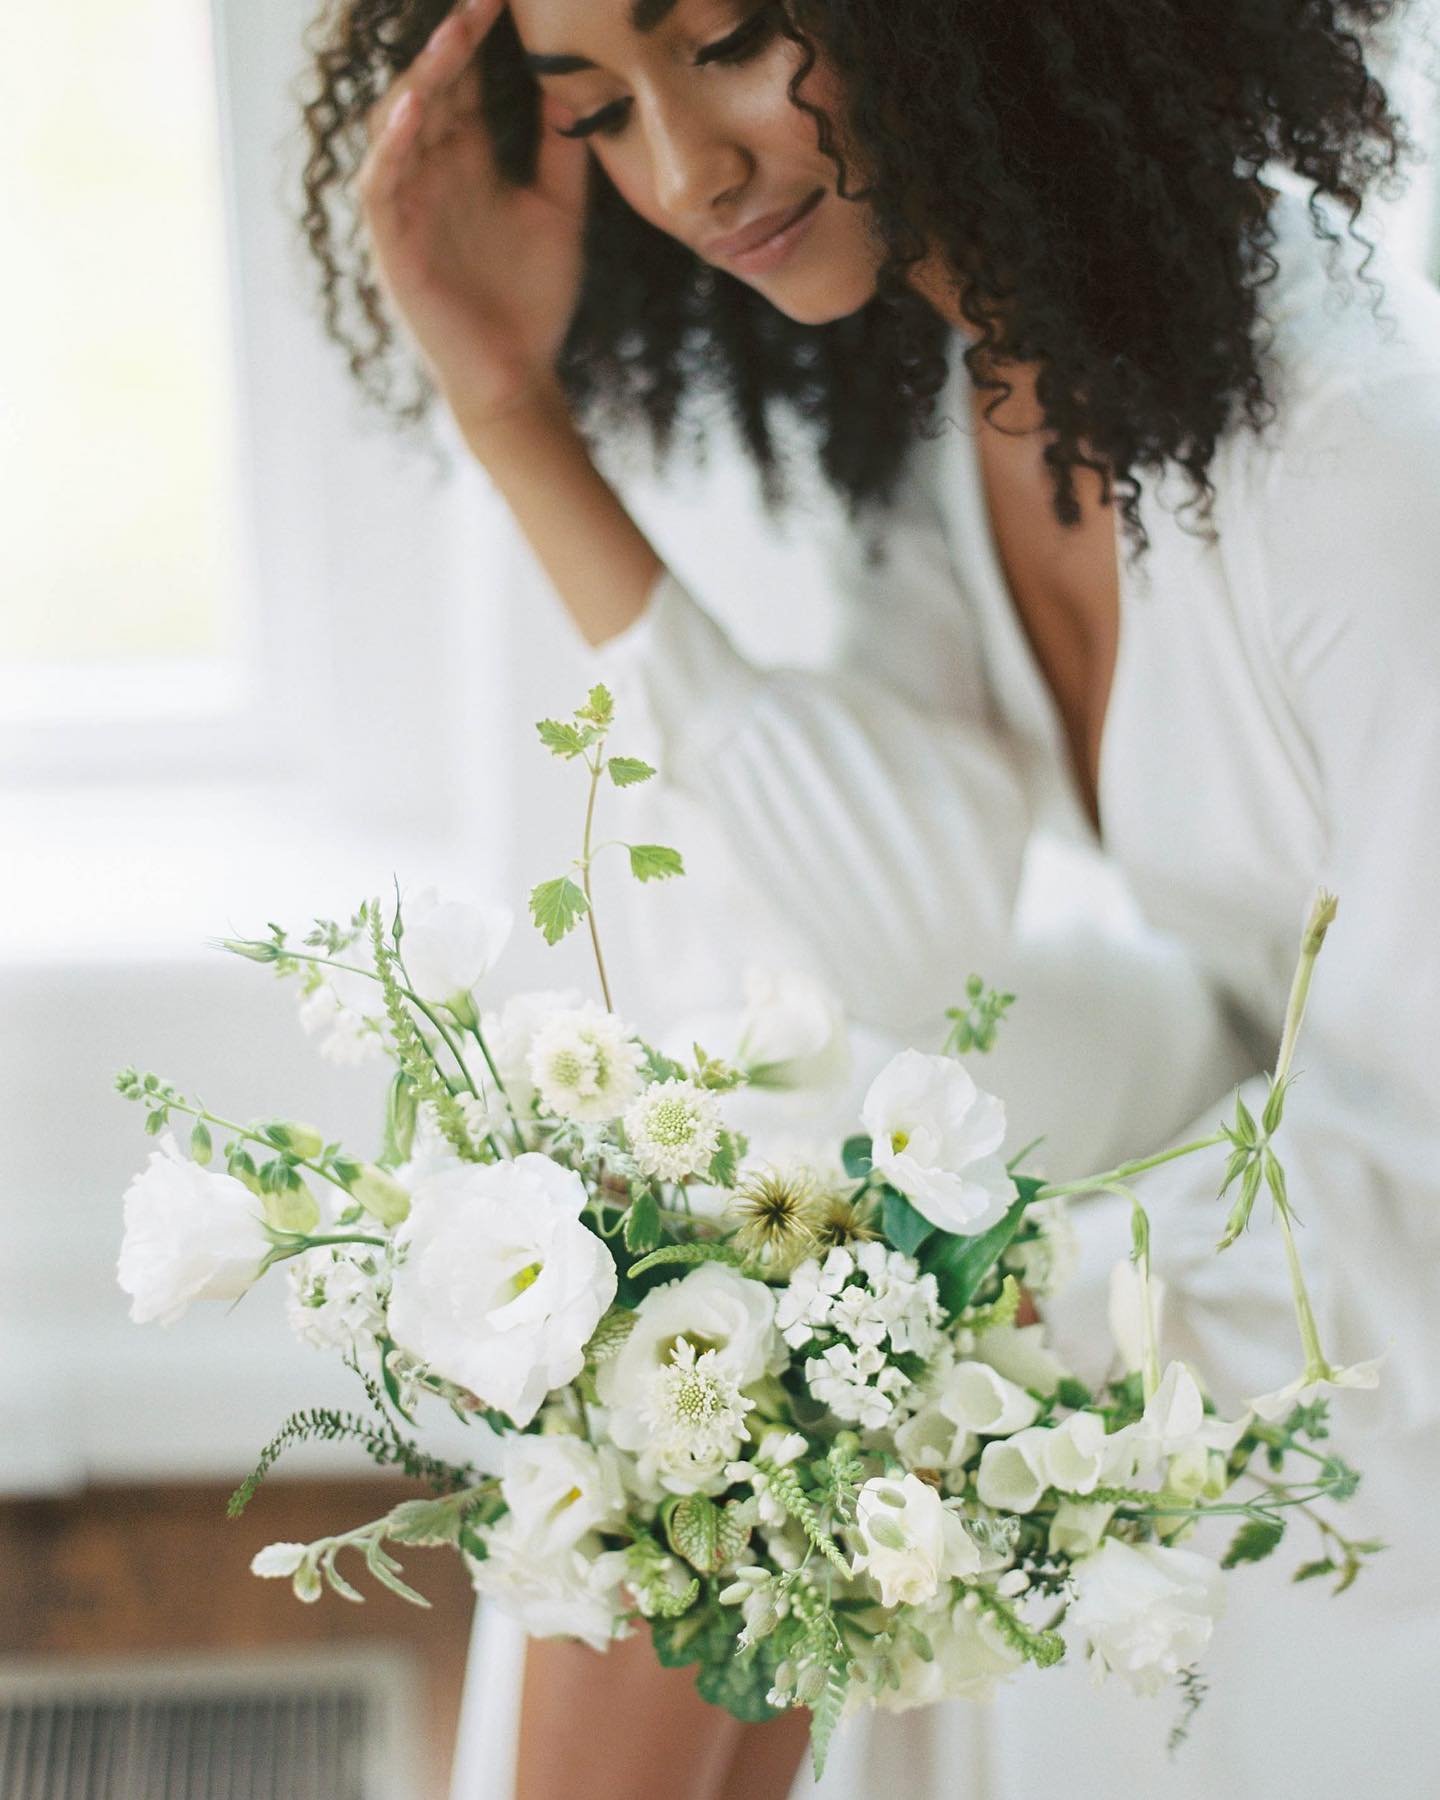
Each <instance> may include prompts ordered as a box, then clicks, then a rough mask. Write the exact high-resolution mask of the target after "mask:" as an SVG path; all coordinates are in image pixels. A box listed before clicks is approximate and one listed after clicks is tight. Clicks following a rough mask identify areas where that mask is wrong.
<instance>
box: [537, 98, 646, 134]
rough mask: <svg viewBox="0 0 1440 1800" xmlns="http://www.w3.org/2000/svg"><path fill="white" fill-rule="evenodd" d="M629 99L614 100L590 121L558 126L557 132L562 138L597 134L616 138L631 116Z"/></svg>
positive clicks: (594, 113)
mask: <svg viewBox="0 0 1440 1800" xmlns="http://www.w3.org/2000/svg"><path fill="white" fill-rule="evenodd" d="M629 112H630V102H629V100H628V99H623V100H612V101H611V102H610V104H609V105H608V106H602V107H601V108H600V110H599V112H593V113H591V114H590V116H589V118H588V119H577V120H576V121H575V123H574V124H573V125H557V126H556V127H555V129H556V131H557V132H558V133H559V135H560V136H561V137H567V138H587V137H594V136H595V135H596V134H597V133H598V134H599V135H600V136H601V137H614V135H615V134H616V132H617V131H619V130H620V128H621V127H622V126H623V125H624V123H625V120H626V118H627V117H628V116H629Z"/></svg>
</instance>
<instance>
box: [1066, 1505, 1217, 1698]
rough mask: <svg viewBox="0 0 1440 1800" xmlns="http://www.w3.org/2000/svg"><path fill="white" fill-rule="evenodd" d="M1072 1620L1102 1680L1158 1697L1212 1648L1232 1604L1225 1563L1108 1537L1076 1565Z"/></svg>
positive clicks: (1096, 1675) (1184, 1552)
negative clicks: (1114, 1679)
mask: <svg viewBox="0 0 1440 1800" xmlns="http://www.w3.org/2000/svg"><path fill="white" fill-rule="evenodd" d="M1075 1586H1076V1591H1077V1598H1076V1600H1075V1603H1074V1605H1073V1606H1072V1607H1071V1609H1070V1615H1069V1622H1070V1623H1071V1624H1072V1625H1074V1626H1075V1627H1077V1628H1078V1630H1079V1631H1080V1632H1081V1633H1083V1635H1084V1637H1085V1639H1086V1640H1087V1641H1086V1652H1087V1655H1088V1657H1089V1660H1090V1666H1091V1669H1092V1671H1093V1672H1094V1676H1095V1680H1096V1681H1097V1683H1098V1682H1100V1681H1103V1680H1104V1678H1105V1676H1106V1675H1107V1674H1115V1675H1119V1676H1121V1677H1122V1678H1123V1679H1124V1680H1125V1681H1126V1682H1128V1683H1129V1685H1130V1686H1131V1687H1132V1688H1133V1689H1134V1691H1135V1692H1136V1693H1137V1694H1157V1693H1159V1691H1160V1690H1161V1688H1162V1687H1164V1686H1165V1684H1166V1683H1167V1682H1168V1681H1170V1680H1172V1679H1173V1678H1174V1677H1175V1676H1176V1675H1177V1674H1178V1673H1179V1672H1180V1670H1181V1669H1187V1668H1189V1667H1190V1666H1191V1665H1192V1664H1193V1663H1194V1662H1195V1660H1196V1658H1197V1657H1199V1656H1200V1655H1201V1654H1202V1653H1203V1651H1204V1649H1205V1647H1206V1645H1207V1644H1208V1643H1209V1642H1210V1634H1211V1631H1212V1629H1213V1628H1214V1623H1215V1620H1216V1619H1218V1618H1219V1617H1220V1614H1221V1613H1222V1611H1223V1610H1224V1605H1225V1591H1224V1581H1223V1578H1222V1576H1221V1574H1220V1569H1219V1567H1218V1565H1217V1564H1216V1563H1214V1562H1212V1561H1211V1559H1210V1558H1209V1557H1206V1556H1198V1555H1196V1554H1195V1552H1194V1551H1191V1550H1174V1549H1171V1548H1168V1547H1166V1546H1163V1545H1157V1544H1136V1545H1132V1544H1123V1543H1121V1542H1120V1541H1119V1540H1118V1539H1117V1538H1107V1539H1106V1541H1105V1543H1104V1544H1102V1545H1101V1547H1100V1549H1098V1550H1097V1551H1096V1552H1095V1553H1094V1554H1093V1555H1092V1556H1087V1557H1085V1558H1084V1559H1083V1560H1082V1561H1080V1562H1078V1563H1077V1564H1076V1565H1075Z"/></svg>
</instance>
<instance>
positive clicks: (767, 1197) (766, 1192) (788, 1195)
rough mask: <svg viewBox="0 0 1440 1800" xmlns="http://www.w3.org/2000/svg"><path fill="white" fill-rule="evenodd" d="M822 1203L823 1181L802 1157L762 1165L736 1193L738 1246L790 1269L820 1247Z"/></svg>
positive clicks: (768, 1261) (764, 1261) (776, 1265)
mask: <svg viewBox="0 0 1440 1800" xmlns="http://www.w3.org/2000/svg"><path fill="white" fill-rule="evenodd" d="M820 1209H821V1199H820V1192H819V1184H818V1183H817V1182H816V1179H815V1176H814V1175H813V1174H812V1172H811V1171H810V1170H809V1169H807V1168H806V1167H805V1166H804V1165H803V1164H802V1163H790V1164H783V1165H774V1166H767V1167H764V1168H760V1169H757V1170H755V1171H754V1172H753V1173H752V1174H750V1175H748V1176H747V1177H746V1179H745V1180H744V1181H743V1182H742V1183H741V1185H740V1188H739V1189H738V1191H737V1193H736V1195H735V1204H734V1215H735V1217H736V1218H737V1219H738V1220H739V1226H738V1228H737V1230H736V1232H735V1247H736V1249H737V1250H740V1251H741V1252H743V1254H744V1255H746V1256H753V1257H754V1258H755V1259H756V1260H757V1261H759V1262H763V1263H766V1264H768V1265H769V1266H770V1267H771V1268H775V1269H781V1270H783V1269H787V1268H789V1267H790V1266H791V1264H792V1263H795V1262H797V1261H799V1259H800V1258H801V1257H803V1256H808V1255H809V1254H810V1253H811V1252H812V1251H813V1250H814V1249H815V1248H816V1246H817V1237H816V1225H817V1223H818V1221H819V1218H820Z"/></svg>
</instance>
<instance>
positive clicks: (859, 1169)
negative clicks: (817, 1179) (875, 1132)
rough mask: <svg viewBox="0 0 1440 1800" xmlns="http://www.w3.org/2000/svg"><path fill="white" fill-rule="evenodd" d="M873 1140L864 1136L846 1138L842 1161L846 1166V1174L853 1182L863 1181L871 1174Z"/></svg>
mask: <svg viewBox="0 0 1440 1800" xmlns="http://www.w3.org/2000/svg"><path fill="white" fill-rule="evenodd" d="M871 1142H872V1140H871V1139H870V1138H868V1137H866V1136H864V1135H863V1134H862V1135H861V1136H859V1137H852V1138H846V1140H845V1144H844V1147H843V1149H842V1150H841V1152H840V1160H841V1162H842V1163H844V1165H845V1173H846V1174H847V1175H848V1176H849V1177H850V1179H851V1180H852V1181H861V1180H863V1179H864V1177H865V1176H867V1175H868V1174H869V1173H870V1168H871V1163H870V1146H871Z"/></svg>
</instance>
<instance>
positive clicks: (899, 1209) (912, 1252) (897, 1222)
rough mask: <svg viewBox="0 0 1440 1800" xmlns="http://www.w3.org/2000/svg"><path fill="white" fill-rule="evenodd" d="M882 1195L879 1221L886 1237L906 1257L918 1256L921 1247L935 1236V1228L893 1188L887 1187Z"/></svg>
mask: <svg viewBox="0 0 1440 1800" xmlns="http://www.w3.org/2000/svg"><path fill="white" fill-rule="evenodd" d="M884 1194H885V1198H884V1201H883V1204H882V1206H881V1209H880V1219H881V1223H882V1224H883V1226H884V1228H885V1235H886V1237H887V1238H889V1240H890V1242H891V1243H892V1244H893V1245H894V1246H895V1248H896V1249H897V1250H900V1251H903V1252H904V1254H905V1255H906V1256H916V1255H918V1254H919V1251H920V1247H921V1245H922V1244H924V1243H925V1242H926V1240H927V1239H929V1238H932V1237H933V1236H934V1235H935V1227H934V1226H933V1225H932V1224H931V1223H930V1221H929V1220H928V1219H927V1218H926V1217H925V1216H924V1214H923V1213H920V1212H917V1211H916V1210H915V1208H914V1207H913V1206H912V1205H911V1204H910V1202H909V1201H908V1200H907V1199H906V1198H905V1196H904V1195H903V1194H897V1193H896V1192H895V1190H894V1188H889V1187H887V1188H886V1189H885V1190H884Z"/></svg>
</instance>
